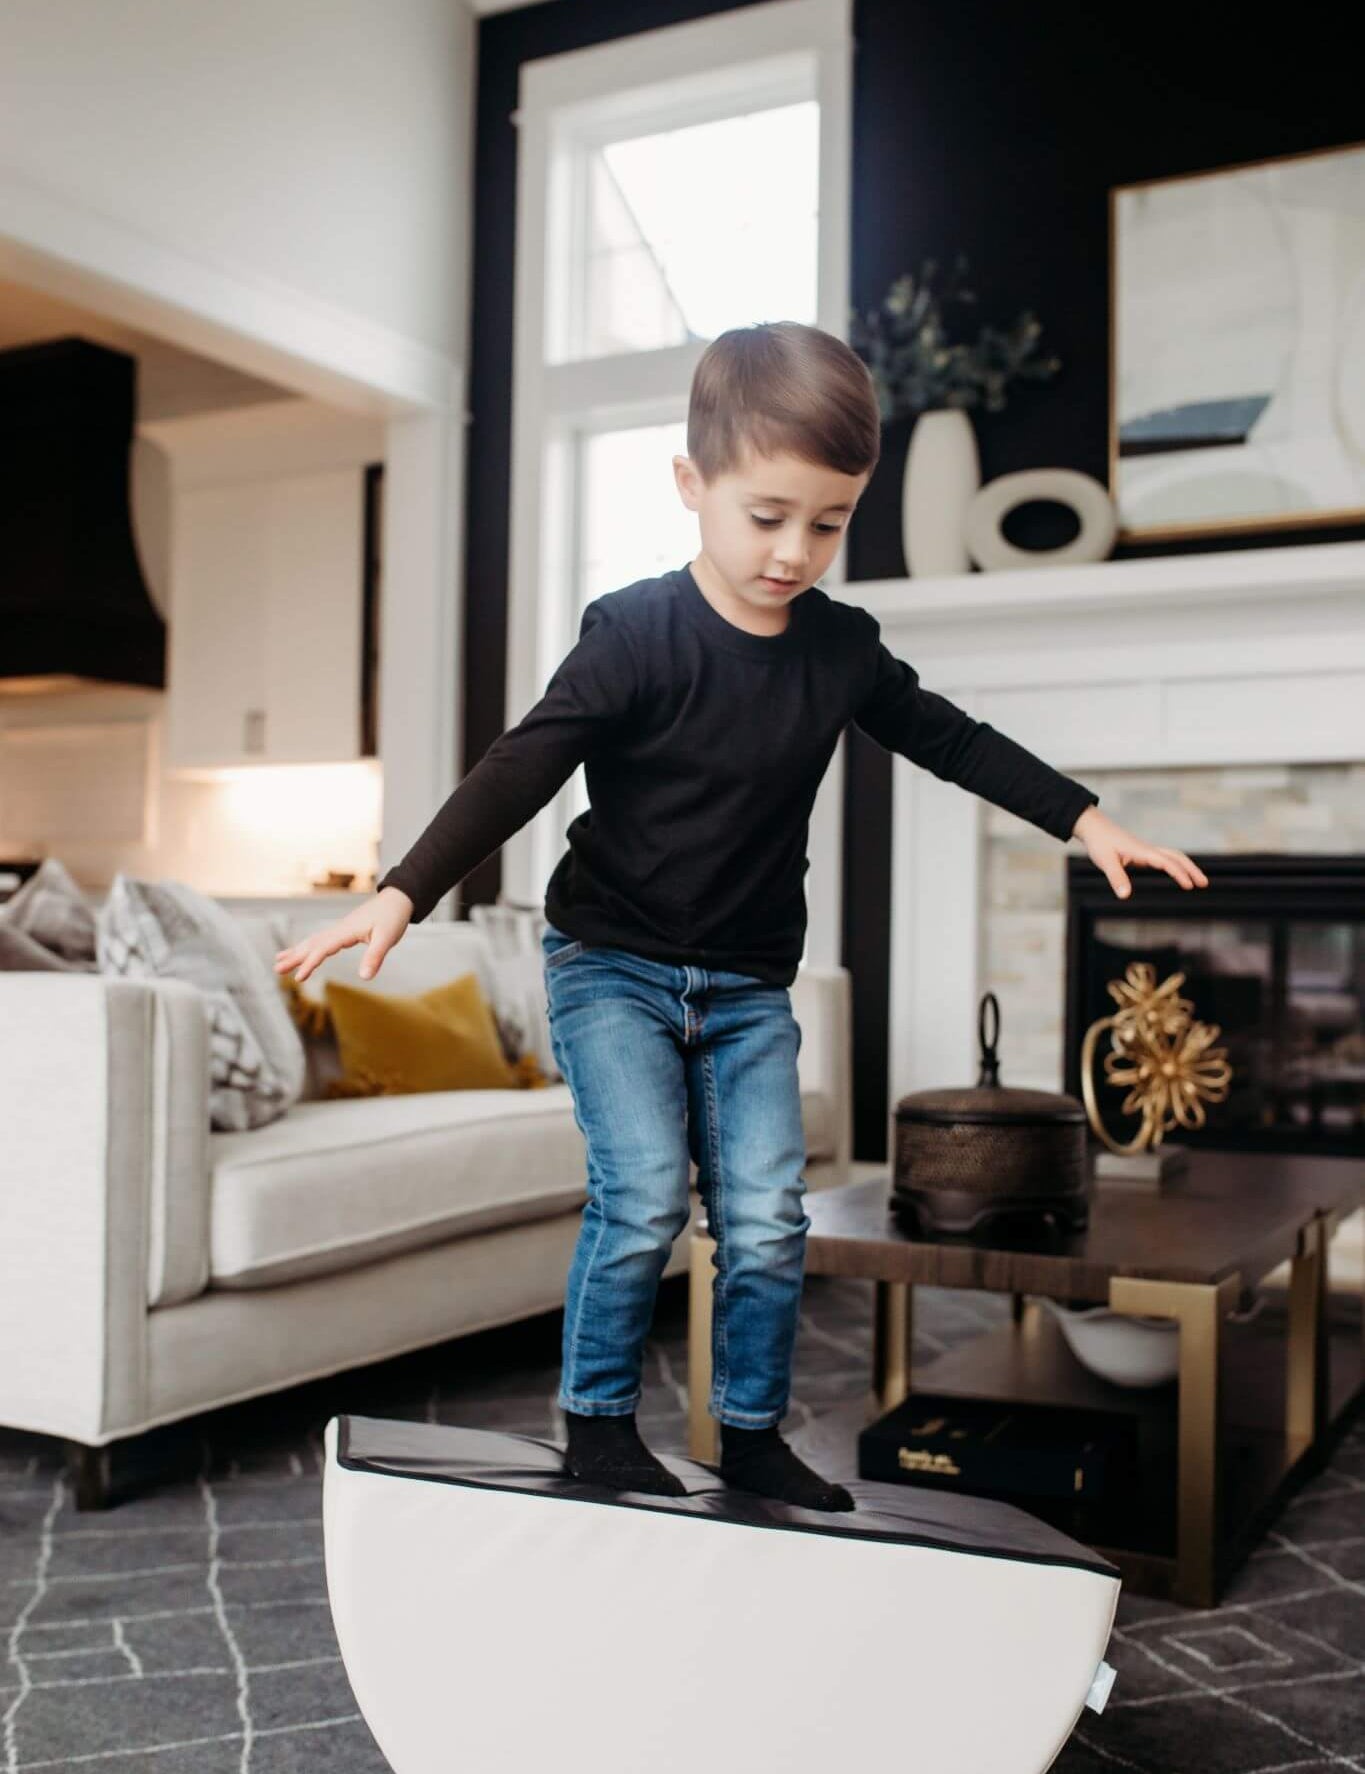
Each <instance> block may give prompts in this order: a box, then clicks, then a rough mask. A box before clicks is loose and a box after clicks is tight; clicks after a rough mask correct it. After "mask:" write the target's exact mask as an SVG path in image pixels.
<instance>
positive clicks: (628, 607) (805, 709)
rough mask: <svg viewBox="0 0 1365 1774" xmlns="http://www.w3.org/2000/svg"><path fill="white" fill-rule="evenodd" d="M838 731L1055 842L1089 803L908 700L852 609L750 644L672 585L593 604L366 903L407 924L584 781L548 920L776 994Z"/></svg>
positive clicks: (1079, 790)
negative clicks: (409, 910) (870, 742)
mask: <svg viewBox="0 0 1365 1774" xmlns="http://www.w3.org/2000/svg"><path fill="white" fill-rule="evenodd" d="M850 721H852V722H854V723H855V724H856V725H857V726H858V727H860V728H861V729H862V730H863V731H864V732H865V733H868V734H870V735H871V737H872V738H873V739H875V740H877V741H878V743H879V744H881V745H883V746H885V747H886V748H887V749H888V750H890V751H895V752H899V753H901V754H902V755H903V756H905V757H907V758H910V759H911V760H912V761H913V762H914V763H916V764H920V765H922V766H923V767H924V768H925V769H927V770H930V771H932V772H933V774H934V775H935V776H938V777H941V778H942V779H943V780H944V781H945V782H955V783H958V784H960V785H961V786H962V787H963V788H965V789H969V790H970V791H971V792H972V793H973V794H977V795H980V796H981V797H982V798H983V799H985V800H987V801H990V802H992V803H993V804H994V805H995V806H997V807H1004V808H1007V809H1008V810H1009V811H1010V812H1011V813H1016V814H1018V815H1019V816H1020V817H1021V818H1023V819H1026V820H1028V821H1030V822H1031V823H1032V824H1034V825H1036V826H1038V827H1040V828H1041V829H1042V830H1043V831H1045V832H1048V833H1049V834H1050V835H1051V836H1053V837H1055V838H1058V839H1059V840H1061V841H1063V842H1065V840H1066V839H1067V838H1068V837H1070V835H1071V831H1072V827H1073V826H1074V825H1075V823H1076V820H1077V818H1078V817H1079V816H1080V814H1081V813H1082V812H1083V811H1084V809H1085V808H1086V807H1087V806H1092V805H1095V804H1096V803H1098V801H1099V796H1098V795H1097V794H1095V793H1094V792H1093V791H1092V790H1090V789H1088V788H1086V787H1085V786H1084V785H1083V784H1081V783H1079V782H1075V781H1073V780H1072V778H1071V777H1069V776H1064V775H1062V774H1061V773H1060V772H1059V771H1057V770H1054V769H1053V768H1052V767H1051V766H1050V765H1048V764H1046V763H1044V762H1043V760H1042V759H1041V758H1038V757H1036V756H1035V755H1034V754H1033V753H1032V752H1030V751H1027V750H1025V748H1024V747H1023V746H1021V745H1018V744H1016V742H1015V741H1014V740H1012V739H1009V738H1007V737H1006V736H1005V735H1004V734H1003V733H1000V732H997V731H996V730H995V728H993V727H991V726H990V725H989V724H988V723H986V722H985V721H977V720H974V719H973V718H972V716H970V715H968V714H967V713H966V712H965V711H964V710H963V709H960V708H958V707H957V706H956V705H955V704H954V703H952V702H950V701H948V699H947V698H946V697H943V696H939V695H937V694H935V693H934V692H933V691H931V690H925V689H923V688H921V686H920V682H919V676H918V673H917V672H916V671H915V670H914V668H913V667H912V666H910V665H907V664H906V663H905V661H904V660H901V659H897V658H896V657H895V656H894V655H893V654H892V653H890V652H889V651H888V650H887V648H886V646H885V645H884V644H883V643H882V640H881V638H880V629H879V625H878V623H877V621H876V619H875V618H874V617H872V616H870V615H869V614H868V613H867V611H865V610H862V609H859V608H858V607H857V606H856V605H852V604H844V603H840V602H838V601H837V600H835V599H833V598H831V597H830V596H829V595H828V594H827V593H826V592H824V591H822V590H821V589H820V587H819V586H811V587H810V588H809V589H808V590H807V591H804V592H802V593H801V594H800V596H799V597H797V598H796V599H795V600H794V602H793V603H792V605H791V613H790V617H789V620H788V624H787V627H786V628H785V629H784V630H783V632H782V633H781V634H777V635H756V634H750V633H748V632H747V631H746V630H744V629H742V628H738V627H736V626H735V624H734V623H732V622H729V621H727V620H726V618H725V617H723V616H722V615H721V614H720V612H719V611H718V610H716V609H714V608H713V606H712V605H711V604H709V603H708V602H707V600H706V598H705V597H704V596H703V595H702V592H701V590H700V588H699V587H698V585H697V582H696V580H695V578H694V577H693V575H692V571H691V568H690V567H687V566H683V567H679V568H677V569H675V570H674V571H671V572H667V573H664V574H662V575H661V576H659V577H658V578H653V579H642V580H639V581H637V582H636V583H635V584H633V585H628V586H626V587H624V588H623V589H622V590H620V591H613V592H609V593H608V594H607V595H606V596H604V597H599V598H597V599H595V600H594V601H593V602H592V603H591V604H589V605H588V607H587V609H586V610H585V611H584V612H583V620H582V626H581V629H580V632H579V639H578V641H577V643H576V645H575V646H574V647H573V648H572V650H571V651H570V652H569V653H568V654H567V655H566V656H565V658H564V659H563V661H562V662H561V664H560V665H559V667H558V669H557V670H556V672H555V674H554V676H553V677H552V678H551V679H550V682H549V684H548V685H547V687H546V690H545V694H544V695H543V696H542V697H541V699H540V701H539V702H538V703H537V704H536V705H535V707H534V708H532V709H531V710H530V712H529V713H528V714H527V715H526V717H525V719H524V720H522V721H521V722H519V723H518V724H517V725H516V726H515V727H512V728H509V729H508V731H507V732H505V733H503V734H502V735H501V736H500V737H499V738H498V739H497V740H495V741H494V743H493V744H492V745H491V746H490V747H489V749H488V751H487V752H486V753H485V754H484V756H483V757H482V758H481V759H480V761H479V762H478V763H477V764H476V765H475V766H474V768H473V769H472V770H471V771H470V772H469V774H468V775H467V776H466V777H465V778H464V780H463V781H462V782H461V783H460V784H459V786H458V787H457V788H456V789H455V790H454V791H453V792H452V793H451V795H450V796H449V797H448V799H447V800H446V801H445V803H444V804H443V805H442V806H441V807H440V808H439V809H438V811H437V813H436V814H435V816H434V818H433V819H432V820H431V822H430V824H429V825H428V826H427V828H426V830H425V831H424V832H423V833H422V834H421V836H420V837H419V838H418V839H417V840H416V842H415V843H414V844H413V845H412V848H411V849H410V850H409V851H408V852H407V854H406V855H405V856H404V857H403V859H402V861H401V862H399V863H397V864H396V865H395V866H394V867H393V868H391V869H390V870H389V871H388V872H387V873H386V874H385V875H384V877H383V879H382V880H381V881H380V883H379V886H380V887H400V888H401V889H402V890H403V892H404V893H406V894H407V895H408V897H409V898H410V899H411V900H412V902H413V921H414V922H420V921H421V920H422V919H423V918H425V917H426V916H427V915H428V914H429V913H430V911H431V910H432V908H433V907H434V906H435V905H436V903H437V901H438V900H439V899H440V898H441V897H442V895H443V894H445V893H446V892H447V891H448V890H449V889H450V888H452V887H454V886H456V885H458V883H459V882H460V881H461V880H463V878H464V877H465V876H466V875H467V874H468V873H469V872H470V871H471V870H472V869H474V868H476V867H477V866H478V864H479V863H481V862H482V861H483V860H484V859H485V857H487V856H489V855H491V854H492V852H493V851H494V850H496V849H497V848H498V847H499V846H500V845H502V844H503V843H505V842H506V840H507V839H508V838H509V837H511V836H512V834H513V833H514V832H516V831H518V830H519V829H520V828H521V827H522V826H523V825H525V824H526V823H527V821H528V820H530V819H531V818H532V817H533V816H534V815H535V813H536V812H538V811H539V809H540V808H541V807H543V806H544V805H545V804H546V802H548V801H549V800H550V799H551V798H552V797H553V796H554V794H555V792H556V791H557V790H558V789H559V788H560V787H561V786H562V785H563V784H564V783H565V782H566V781H567V780H568V778H569V777H570V776H571V775H572V774H573V772H574V770H575V769H576V768H577V766H578V765H579V764H580V763H582V764H584V766H585V774H586V778H587V786H588V798H589V801H590V803H591V806H590V810H589V811H588V812H586V813H583V814H580V815H579V817H578V818H577V819H575V820H574V821H573V822H572V824H571V825H570V826H569V829H568V833H567V841H568V848H567V849H566V851H565V852H564V855H563V856H562V858H561V859H560V861H559V863H558V865H557V866H556V868H555V870H554V872H553V874H552V875H551V877H550V881H549V885H548V887H547V889H546V896H545V913H546V916H547V917H548V918H549V920H550V922H551V923H552V924H555V925H557V926H558V928H559V929H561V930H563V931H565V932H567V933H568V934H569V935H570V936H575V937H578V938H580V939H581V940H582V941H584V942H586V943H588V944H594V945H595V944H602V945H606V946H609V947H614V948H623V949H629V950H632V951H634V952H635V953H637V954H641V955H646V956H650V957H652V958H654V959H658V960H669V961H673V962H674V963H676V964H679V965H682V964H687V965H691V966H697V967H708V968H713V969H727V970H730V971H733V972H736V973H745V974H750V975H752V976H753V977H755V978H758V979H762V980H767V981H770V982H772V983H774V984H777V985H790V984H791V982H792V980H793V979H794V978H795V977H796V970H797V966H798V964H799V962H800V959H801V954H802V950H803V948H804V944H805V932H806V898H805V884H804V883H805V874H806V870H807V869H808V868H809V866H810V864H809V862H808V860H807V857H806V843H807V836H808V831H809V821H810V813H811V808H812V806H813V804H814V801H815V795H816V790H817V789H818V788H819V786H820V780H821V778H822V777H823V776H824V774H825V770H826V768H827V767H828V765H829V762H830V759H831V757H832V756H833V754H834V750H835V747H836V745H837V744H838V740H839V735H840V734H841V733H842V732H843V730H844V728H845V727H846V726H847V725H848V723H849V722H850Z"/></svg>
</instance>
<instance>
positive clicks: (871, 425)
mask: <svg viewBox="0 0 1365 1774" xmlns="http://www.w3.org/2000/svg"><path fill="white" fill-rule="evenodd" d="M881 444H882V427H881V414H880V411H879V409H878V406H877V391H876V388H875V387H874V386H873V382H872V377H871V375H870V374H869V373H868V368H867V365H866V364H865V363H864V362H863V360H862V359H861V358H860V357H859V356H858V355H857V353H856V352H855V351H853V350H852V349H851V347H849V346H848V345H846V344H844V342H843V340H842V339H836V338H835V337H834V334H833V333H827V332H823V331H822V330H821V329H820V328H819V327H814V326H805V325H803V324H802V323H801V322H800V321H797V320H774V321H764V322H763V323H761V324H760V325H756V326H738V327H731V328H730V330H729V331H728V332H724V333H721V334H720V335H719V336H718V337H717V338H715V339H713V340H712V341H711V343H710V344H709V345H708V346H707V348H706V350H705V351H704V352H703V353H702V356H701V361H700V362H699V363H698V364H697V367H696V370H695V371H694V372H693V375H692V391H691V398H690V400H689V402H688V409H687V453H688V455H689V456H690V457H691V459H692V460H693V462H695V463H696V465H697V468H698V469H699V470H700V472H701V475H702V478H703V479H704V480H706V481H713V480H715V479H716V478H717V477H718V476H719V475H722V474H728V473H730V472H731V471H733V470H734V469H737V468H739V467H741V466H742V465H743V461H744V454H745V450H746V447H750V448H752V449H753V450H755V451H756V452H757V453H758V454H759V455H763V456H776V455H781V454H784V453H785V454H789V455H793V456H799V457H801V459H802V460H803V461H806V462H814V463H817V464H818V465H819V466H820V467H822V468H833V469H835V470H836V471H837V472H838V473H840V474H865V473H869V472H870V471H871V470H872V469H873V468H875V467H876V465H877V459H878V457H879V456H880V454H881Z"/></svg>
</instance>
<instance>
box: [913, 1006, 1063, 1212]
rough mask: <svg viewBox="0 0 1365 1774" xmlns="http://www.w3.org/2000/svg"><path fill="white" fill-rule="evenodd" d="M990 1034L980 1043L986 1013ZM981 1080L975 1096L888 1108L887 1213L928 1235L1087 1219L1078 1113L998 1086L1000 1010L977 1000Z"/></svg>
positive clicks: (965, 1093) (1048, 1098) (918, 1098)
mask: <svg viewBox="0 0 1365 1774" xmlns="http://www.w3.org/2000/svg"><path fill="white" fill-rule="evenodd" d="M988 1005H989V1006H990V1007H991V1009H992V1012H993V1016H994V1030H993V1033H992V1034H991V1036H990V1038H989V1039H988V1038H987V1035H986V1009H987V1006H988ZM977 1026H978V1031H979V1035H980V1040H981V1075H980V1077H979V1078H978V1080H977V1083H976V1086H975V1088H974V1089H961V1090H951V1089H949V1090H916V1091H912V1092H911V1094H910V1095H909V1096H905V1097H902V1098H901V1100H900V1101H899V1102H898V1103H897V1104H896V1152H895V1171H894V1177H893V1180H892V1186H891V1206H892V1208H893V1210H894V1211H895V1212H896V1214H897V1217H898V1218H899V1217H904V1218H905V1219H913V1221H914V1224H915V1228H916V1229H918V1230H923V1231H927V1232H933V1233H975V1232H982V1231H984V1230H986V1229H987V1228H989V1227H990V1226H992V1225H994V1223H995V1222H996V1221H998V1220H1003V1219H1009V1220H1012V1221H1019V1220H1027V1219H1038V1220H1051V1221H1052V1222H1053V1223H1054V1224H1059V1225H1060V1226H1062V1227H1064V1228H1065V1229H1066V1230H1068V1231H1073V1232H1079V1231H1082V1230H1083V1229H1084V1228H1085V1225H1086V1223H1087V1221H1088V1219H1089V1171H1090V1166H1089V1159H1088V1155H1087V1147H1086V1117H1085V1107H1084V1105H1083V1104H1082V1103H1081V1102H1079V1101H1078V1100H1077V1099H1076V1098H1075V1097H1074V1096H1068V1095H1066V1094H1065V1093H1063V1092H1058V1091H1051V1090H1015V1089H1011V1088H1010V1087H1009V1086H1008V1085H1003V1084H1001V1083H1000V1065H999V1061H998V1060H997V1058H996V1043H997V1042H998V1040H999V1037H1000V1005H999V1002H998V1001H997V999H996V996H995V993H994V992H987V993H986V994H985V996H984V997H983V998H982V1000H981V1009H980V1015H979V1018H978V1024H977Z"/></svg>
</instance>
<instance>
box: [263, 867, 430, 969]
mask: <svg viewBox="0 0 1365 1774" xmlns="http://www.w3.org/2000/svg"><path fill="white" fill-rule="evenodd" d="M411 919H412V901H411V900H410V899H409V898H408V896H407V894H406V893H404V892H403V890H402V888H401V887H382V888H381V889H380V890H379V892H378V893H376V894H375V895H374V896H373V898H371V899H367V900H366V901H365V903H364V905H358V906H357V907H356V908H355V910H354V911H353V912H348V913H347V914H346V916H345V917H344V918H340V919H338V920H337V922H336V923H335V924H329V925H328V926H327V928H326V929H325V930H315V931H314V932H313V934H312V935H311V936H305V937H304V939H303V941H302V942H296V943H295V944H294V946H293V947H292V948H288V949H281V950H280V951H279V953H278V954H277V955H276V956H275V971H276V973H293V975H294V978H295V979H296V980H297V981H298V983H299V984H300V985H302V984H303V982H304V980H306V979H307V978H308V975H309V974H310V973H311V972H312V971H313V969H314V968H315V967H318V966H320V965H321V964H322V962H324V961H325V960H326V959H327V957H328V955H335V954H336V952H337V950H338V949H349V948H353V947H354V946H355V944H356V943H358V942H368V943H369V945H370V946H369V948H368V949H366V951H365V954H364V957H363V958H362V960H361V963H360V977H361V978H362V979H373V977H374V975H375V974H376V973H378V971H379V964H380V962H381V961H382V960H383V959H384V957H385V955H387V954H388V952H389V950H390V949H391V948H392V947H393V945H394V944H395V943H396V942H397V941H398V939H399V937H400V936H401V935H402V934H403V932H404V931H405V930H406V929H407V927H408V924H409V922H410V921H411Z"/></svg>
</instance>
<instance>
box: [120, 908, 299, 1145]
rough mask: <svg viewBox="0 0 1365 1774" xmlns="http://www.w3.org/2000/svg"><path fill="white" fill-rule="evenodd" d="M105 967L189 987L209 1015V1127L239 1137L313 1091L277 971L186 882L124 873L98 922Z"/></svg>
mask: <svg viewBox="0 0 1365 1774" xmlns="http://www.w3.org/2000/svg"><path fill="white" fill-rule="evenodd" d="M96 943H97V952H98V956H99V964H100V967H101V969H102V971H104V972H105V973H117V974H124V975H126V976H128V977H130V978H134V979H183V980H187V981H188V982H189V983H190V984H191V985H195V986H198V987H199V989H200V991H201V992H203V994H204V996H205V998H206V999H207V1000H208V1012H209V1028H210V1033H209V1078H210V1090H209V1121H210V1123H211V1125H212V1126H214V1127H217V1128H222V1129H225V1130H227V1131H229V1132H233V1133H241V1132H243V1131H245V1130H246V1129H247V1128H251V1127H262V1126H264V1125H265V1123H266V1122H268V1121H276V1120H278V1119H279V1117H280V1116H281V1115H283V1114H284V1112H285V1110H286V1109H287V1108H288V1107H289V1105H290V1104H291V1103H296V1102H297V1101H298V1100H299V1097H300V1095H301V1093H302V1091H303V1080H304V1055H303V1045H302V1043H301V1042H300V1040H299V1036H298V1031H297V1030H296V1029H295V1027H294V1025H293V1023H292V1022H291V1020H290V1017H289V1010H288V1007H287V1005H286V1003H285V1000H284V996H283V994H282V993H281V991H280V988H279V985H278V984H277V982H276V980H275V977H274V975H273V974H272V973H271V971H270V968H269V967H268V966H267V965H266V963H265V962H264V961H263V960H262V959H261V957H260V956H259V955H258V954H257V953H256V952H255V950H254V949H253V947H252V944H251V940H250V938H249V937H248V936H247V934H246V932H245V931H244V930H242V929H241V928H240V927H239V925H238V923H237V920H236V919H235V918H234V917H233V916H232V914H231V913H230V912H229V911H227V910H226V909H225V908H224V907H222V906H220V905H219V904H218V903H217V901H216V900H212V899H209V898H208V897H207V896H206V895H205V894H202V893H199V892H197V891H196V890H195V889H194V888H193V887H187V886H186V885H185V884H184V882H183V881H137V880H133V879H131V878H130V877H129V876H127V875H123V874H117V875H115V876H114V880H113V884H112V885H111V886H110V889H109V896H108V898H107V899H106V901H105V903H104V905H103V906H102V907H101V908H100V911H99V915H98V917H97V919H96Z"/></svg>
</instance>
